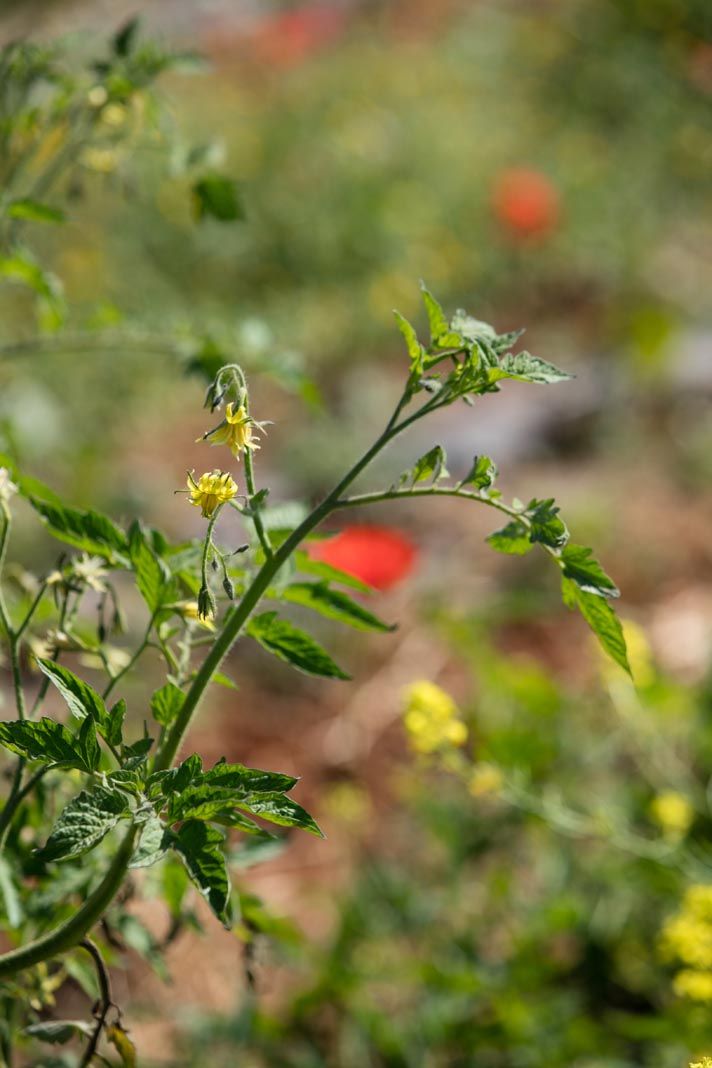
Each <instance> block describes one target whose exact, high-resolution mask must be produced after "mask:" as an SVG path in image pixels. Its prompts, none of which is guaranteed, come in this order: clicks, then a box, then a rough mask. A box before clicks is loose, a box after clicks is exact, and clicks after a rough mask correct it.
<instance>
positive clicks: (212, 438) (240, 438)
mask: <svg viewBox="0 0 712 1068" xmlns="http://www.w3.org/2000/svg"><path fill="white" fill-rule="evenodd" d="M263 425H264V424H262V423H256V422H255V420H254V419H252V418H251V417H250V416H249V415H248V414H247V409H246V408H245V405H244V404H241V405H240V406H239V407H238V408H237V409H235V405H234V404H233V403H232V402H230V404H228V405H227V407H226V408H225V418H224V419H223V421H222V423H220V424H219V426H216V427H215V429H214V430H208V431H207V433H205V434H203V436H202V437H200V438H198V439H197V440H198V441H209V442H210V444H211V445H227V446H228V447H229V449H230V452H231V453H232V455H233V456H234V457H235V458H236V459H237V458H238V457H239V456H240V453H241V452H243V450H245V449H259V447H260V446H259V445H258V444H257V442H256V441H255V439H254V433H253V431H254V430H255V429H257V430H262V429H263Z"/></svg>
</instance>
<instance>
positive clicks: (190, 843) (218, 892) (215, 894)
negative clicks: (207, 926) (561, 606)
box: [172, 820, 231, 927]
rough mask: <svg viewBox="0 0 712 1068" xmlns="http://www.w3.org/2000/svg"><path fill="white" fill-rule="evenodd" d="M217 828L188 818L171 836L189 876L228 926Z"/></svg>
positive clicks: (225, 883)
mask: <svg viewBox="0 0 712 1068" xmlns="http://www.w3.org/2000/svg"><path fill="white" fill-rule="evenodd" d="M224 843H225V840H224V838H223V835H222V834H221V833H220V831H218V830H216V829H215V828H214V827H210V826H209V825H208V824H207V823H201V822H200V821H199V820H188V821H187V822H186V823H184V824H183V826H182V827H181V828H180V830H179V831H176V832H175V833H174V834H173V837H172V844H173V848H174V849H175V850H176V852H177V853H179V854H180V857H181V859H182V860H183V863H184V864H185V866H186V870H187V872H188V874H189V875H190V878H191V879H192V881H193V882H194V883H195V885H196V886H197V888H198V890H199V891H200V893H201V894H202V895H203V897H204V898H205V900H206V901H207V902H208V904H209V905H210V907H211V909H212V910H213V912H214V913H215V915H216V916H217V918H218V919H219V920H220V922H221V923H223V924H224V925H225V927H229V926H230V914H231V910H230V880H229V878H228V873H227V865H226V863H225V856H224V854H223V847H224Z"/></svg>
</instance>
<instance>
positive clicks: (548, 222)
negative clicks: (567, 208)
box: [492, 168, 560, 238]
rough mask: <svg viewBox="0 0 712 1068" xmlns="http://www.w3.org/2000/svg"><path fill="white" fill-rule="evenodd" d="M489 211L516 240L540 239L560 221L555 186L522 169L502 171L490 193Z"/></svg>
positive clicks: (542, 176) (541, 177) (532, 172)
mask: <svg viewBox="0 0 712 1068" xmlns="http://www.w3.org/2000/svg"><path fill="white" fill-rule="evenodd" d="M492 207H493V210H494V213H495V215H496V217H497V219H499V221H500V222H501V223H502V224H503V225H504V226H505V227H506V228H507V229H508V230H509V231H510V234H511V235H512V236H514V237H518V238H533V237H544V236H546V235H547V234H549V233H551V231H552V230H554V229H555V227H556V225H557V223H558V222H559V217H560V203H559V194H558V191H557V189H556V188H555V186H554V185H553V184H552V183H551V182H550V181H549V179H548V178H547V177H546V175H544V174H541V173H540V172H539V171H533V170H526V169H525V168H514V169H512V170H508V171H502V173H501V174H500V175H499V176H498V178H497V180H496V181H495V184H494V188H493V190H492Z"/></svg>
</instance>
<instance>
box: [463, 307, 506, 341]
mask: <svg viewBox="0 0 712 1068" xmlns="http://www.w3.org/2000/svg"><path fill="white" fill-rule="evenodd" d="M450 328H451V329H452V330H454V331H455V333H457V334H461V335H462V337H464V338H466V339H467V340H468V341H477V340H478V339H481V338H483V339H484V340H485V341H489V342H490V343H492V344H494V343H495V342H496V341H497V331H496V330H495V329H494V327H493V326H490V324H489V323H485V322H483V321H482V320H481V319H475V318H474V316H472V315H468V314H467V312H466V311H463V309H462V308H458V309H457V311H456V312H455V314H454V315H453V317H452V319H451V321H450ZM503 336H504V337H506V336H507V335H503Z"/></svg>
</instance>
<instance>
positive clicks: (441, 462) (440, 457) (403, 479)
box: [398, 445, 449, 486]
mask: <svg viewBox="0 0 712 1068" xmlns="http://www.w3.org/2000/svg"><path fill="white" fill-rule="evenodd" d="M446 460H447V456H446V455H445V450H444V449H443V447H442V445H433V447H432V449H429V450H428V452H426V453H424V455H423V456H421V457H420V458H419V459H418V460H416V461H415V463H414V464H413V466H412V467H411V468H410V470H408V471H404V472H403V474H402V475H401V476H400V478H399V480H398V485H399V486H406V485H411V486H415V485H416V484H417V483H418V482H426V481H427V480H428V479H432V481H433V482H437V481H438V479H441V478H447V477H448V475H449V472H448V470H447V468H446V466H445V462H446Z"/></svg>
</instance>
